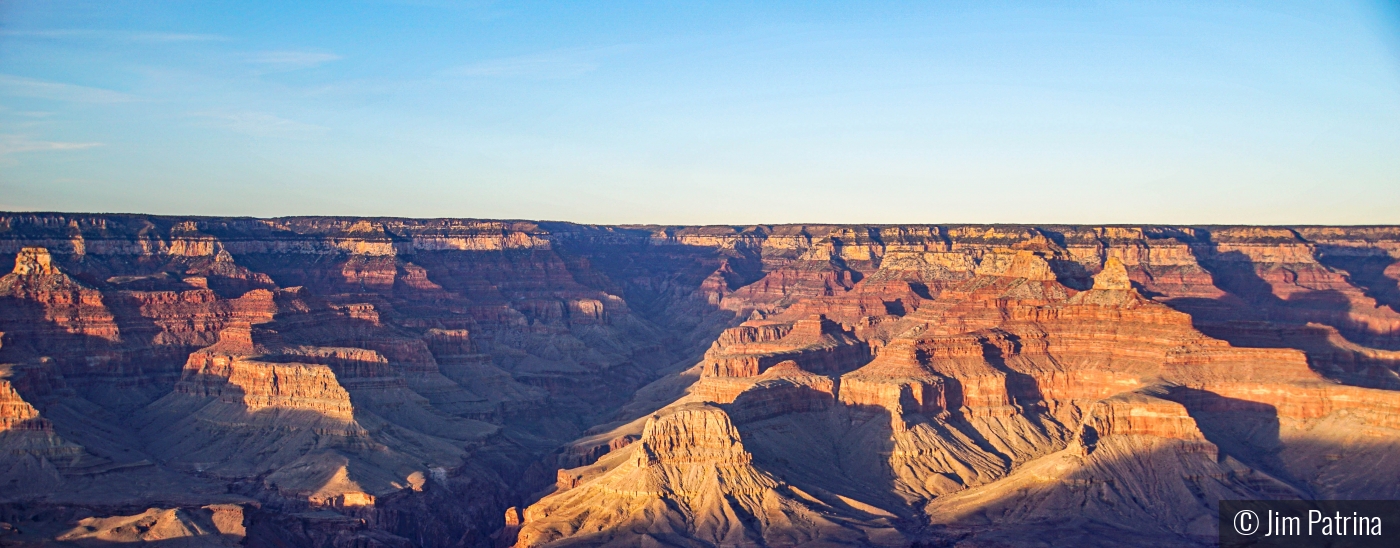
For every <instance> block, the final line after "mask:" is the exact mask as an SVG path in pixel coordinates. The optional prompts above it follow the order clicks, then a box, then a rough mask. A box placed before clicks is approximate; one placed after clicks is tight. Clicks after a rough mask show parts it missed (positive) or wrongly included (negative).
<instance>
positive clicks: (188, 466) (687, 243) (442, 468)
mask: <svg viewBox="0 0 1400 548" xmlns="http://www.w3.org/2000/svg"><path fill="white" fill-rule="evenodd" d="M0 272H3V273H5V274H4V276H3V277H2V278H0V332H2V333H3V334H2V335H0V522H3V524H0V546H110V545H128V546H135V545H141V544H142V543H145V544H150V545H153V546H171V547H175V546H315V547H337V548H339V547H378V546H386V547H409V546H472V547H501V548H504V547H510V546H517V547H522V548H524V547H535V546H683V547H711V546H714V547H718V546H889V547H906V546H919V547H932V546H960V547H964V548H974V547H996V546H1123V545H1134V546H1198V545H1199V546H1209V545H1212V544H1213V543H1214V542H1215V539H1216V519H1217V516H1216V508H1217V504H1218V501H1219V500H1221V499H1271V498H1285V499H1287V498H1302V499H1397V498H1400V457H1397V455H1400V375H1397V371H1400V227H1384V226H1381V227H1320V226H1300V227H1272V226H1271V227H1248V226H1156V225H1145V226H1122V225H1116V226H1056V225H1043V226H1029V225H771V226H695V227H684V226H596V225H581V224H571V223H564V222H529V221H493V220H468V219H400V218H351V217H288V218H275V219H254V218H214V217H173V216H154V215H117V214H64V213H7V214H0Z"/></svg>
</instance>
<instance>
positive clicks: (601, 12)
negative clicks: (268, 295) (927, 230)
mask: <svg viewBox="0 0 1400 548" xmlns="http://www.w3.org/2000/svg"><path fill="white" fill-rule="evenodd" d="M0 210H7V211H27V210H43V211H69V212H127V213H153V214H178V215H220V216H259V217H268V216H286V215H353V216H403V217H466V218H501V219H537V220H563V221H574V222H582V223H603V224H644V223H645V224H732V225H745V224H755V223H796V222H808V223H920V224H928V223H1073V224H1100V223H1127V224H1131V223H1160V224H1341V225H1355V224H1400V2H1396V1H1395V0H1364V1H1348V0H1330V1H1316V2H1295V1H1289V0H1270V1H1258V2H1252V1H1235V0H1211V1H1201V2H1192V1H1165V0H1164V1H1150V2H1149V1H1134V2H1112V1H1074V2H1069V1H1064V2H1061V1H1056V0H1044V1H1034V2H1032V1H1026V2H1009V1H998V0H988V1H963V2H939V1H922V2H907V3H901V2H822V1H804V2H780V1H773V2H628V1H616V2H559V1H556V2H488V1H451V0H403V1H390V0H375V1H357V0H337V1H333V2H316V1H297V2H285V1H243V2H195V1H180V2H173V1H171V2H162V1H124V0H101V1H93V2H80V1H64V0H52V1H37V0H0Z"/></svg>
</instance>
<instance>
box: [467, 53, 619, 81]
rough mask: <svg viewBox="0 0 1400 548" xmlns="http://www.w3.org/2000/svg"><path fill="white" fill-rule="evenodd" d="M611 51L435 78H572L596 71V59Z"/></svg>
mask: <svg viewBox="0 0 1400 548" xmlns="http://www.w3.org/2000/svg"><path fill="white" fill-rule="evenodd" d="M613 49H616V48H602V49H593V50H581V51H557V52H548V53H539V54H533V55H520V56H515V57H501V58H498V59H488V60H485V61H479V62H476V63H471V64H467V65H461V66H457V67H452V68H449V69H446V70H443V71H441V72H440V73H439V74H441V75H443V76H464V77H469V78H535V79H545V80H551V79H560V78H572V77H575V76H580V75H583V74H586V73H589V72H592V71H594V70H597V69H598V66H599V58H600V57H603V56H604V55H605V54H606V53H608V52H609V51H610V50H613Z"/></svg>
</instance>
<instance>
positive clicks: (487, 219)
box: [0, 210, 1400, 228]
mask: <svg viewBox="0 0 1400 548" xmlns="http://www.w3.org/2000/svg"><path fill="white" fill-rule="evenodd" d="M17 215H64V216H93V217H104V216H105V217H158V218H160V217H163V218H179V219H251V220H278V219H360V220H402V221H440V220H454V221H484V222H510V223H535V224H544V223H556V224H568V225H575V226H599V227H619V228H633V227H656V228H711V227H715V228H718V227H726V228H751V227H755V228H756V227H780V226H803V227H806V226H823V227H826V226H830V227H843V226H863V227H903V226H927V227H945V226H946V227H954V226H1016V227H1031V228H1038V227H1103V228H1121V227H1128V228H1137V227H1169V228H1178V227H1180V228H1232V227H1260V228H1400V222H1397V223H1395V224H1326V223H1299V224H1273V223H1271V224H1249V223H1156V222H1141V223H1064V222H1052V223H1041V222H779V223H713V224H686V223H590V222H579V221H568V220H559V219H526V218H507V217H499V218H498V217H442V216H437V217H415V216H407V215H322V214H307V215H273V216H265V217H263V216H257V215H205V214H178V213H177V214H170V213H135V212H90V211H58V210H47V211H41V210H33V211H30V210H0V216H17Z"/></svg>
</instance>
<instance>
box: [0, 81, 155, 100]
mask: <svg viewBox="0 0 1400 548" xmlns="http://www.w3.org/2000/svg"><path fill="white" fill-rule="evenodd" d="M0 95H9V96H12V97H33V98H37V99H50V100H54V101H68V102H73V103H124V102H128V101H134V100H136V98H135V97H133V96H131V95H127V94H125V93H121V92H119V91H112V90H110V89H102V88H94V87H88V86H79V85H75V84H64V83H62V82H50V81H48V80H39V79H37V78H25V77H23V76H13V75H9V74H0Z"/></svg>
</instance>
